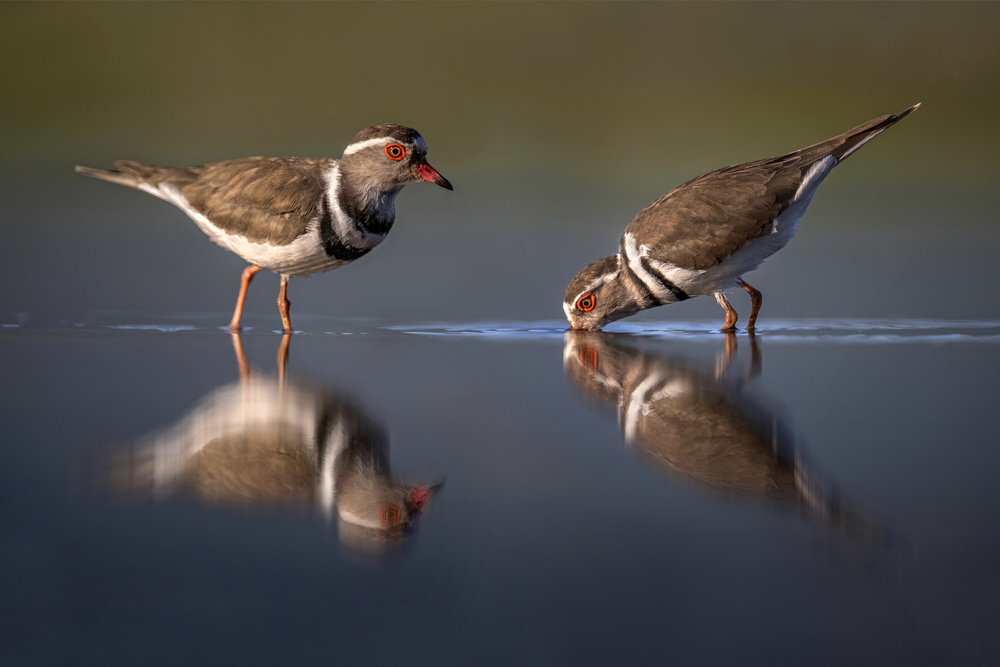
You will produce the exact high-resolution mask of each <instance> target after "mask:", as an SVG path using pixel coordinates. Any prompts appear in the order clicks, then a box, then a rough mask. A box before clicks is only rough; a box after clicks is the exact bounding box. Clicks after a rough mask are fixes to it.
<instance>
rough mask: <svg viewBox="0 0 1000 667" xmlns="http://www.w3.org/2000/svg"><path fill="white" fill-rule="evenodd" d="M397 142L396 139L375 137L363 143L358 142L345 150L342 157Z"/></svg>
mask: <svg viewBox="0 0 1000 667" xmlns="http://www.w3.org/2000/svg"><path fill="white" fill-rule="evenodd" d="M397 141H398V140H397V139H393V138H392V137H375V138H374V139H365V140H364V141H358V142H356V143H353V144H351V145H350V146H348V147H347V148H345V149H344V155H345V156H346V155H353V154H354V153H357V152H358V151H363V150H364V149H366V148H370V147H372V146H386V145H388V144H391V143H394V142H397Z"/></svg>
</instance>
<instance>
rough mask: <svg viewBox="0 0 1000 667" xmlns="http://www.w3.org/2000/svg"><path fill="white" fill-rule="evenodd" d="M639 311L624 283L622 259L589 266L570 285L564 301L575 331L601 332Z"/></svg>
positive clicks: (564, 309) (601, 260)
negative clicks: (604, 328)
mask: <svg viewBox="0 0 1000 667" xmlns="http://www.w3.org/2000/svg"><path fill="white" fill-rule="evenodd" d="M639 310H640V308H639V306H638V305H637V304H636V301H635V298H634V297H633V296H632V295H631V294H630V293H629V291H628V288H627V286H626V285H625V282H624V281H623V280H622V269H621V258H620V257H619V256H618V255H609V256H608V257H602V258H601V259H599V260H597V261H596V262H591V263H590V264H589V265H587V267H586V268H585V269H584V270H583V271H580V273H578V274H576V277H575V278H573V280H571V281H570V283H569V287H567V288H566V294H565V296H564V297H563V311H564V312H565V313H566V319H567V320H569V325H570V329H572V330H574V331H600V330H601V329H602V328H603V327H604V325H605V324H608V323H609V322H614V321H615V320H618V319H621V318H623V317H626V316H628V315H631V314H632V313H635V312H638V311H639Z"/></svg>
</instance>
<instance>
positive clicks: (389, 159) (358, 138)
mask: <svg viewBox="0 0 1000 667" xmlns="http://www.w3.org/2000/svg"><path fill="white" fill-rule="evenodd" d="M341 163H342V164H343V168H344V169H345V170H346V171H349V172H352V173H354V174H358V175H362V176H361V179H360V180H362V181H364V182H365V186H367V187H366V188H365V189H367V188H368V187H370V188H372V189H377V190H383V191H395V190H399V189H400V188H402V187H403V186H404V185H406V184H407V183H413V182H414V181H427V182H429V183H434V184H435V185H440V186H441V187H442V188H446V189H448V190H452V189H453V188H452V187H451V183H449V182H448V179H446V178H445V177H444V176H442V175H441V174H440V173H438V171H437V170H436V169H435V168H434V167H432V166H431V165H430V164H428V163H427V143H426V142H425V141H424V138H423V137H421V136H420V133H419V132H417V131H416V130H414V129H413V128H410V127H406V126H405V125H396V124H394V123H383V124H381V125H372V126H371V127H366V128H365V129H363V130H361V131H360V132H358V133H357V135H355V137H354V139H353V140H352V141H351V144H350V145H349V146H348V147H347V148H346V149H344V157H343V158H342V160H341Z"/></svg>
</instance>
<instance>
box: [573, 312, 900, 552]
mask: <svg viewBox="0 0 1000 667" xmlns="http://www.w3.org/2000/svg"><path fill="white" fill-rule="evenodd" d="M622 340H627V339H623V338H619V337H615V336H609V335H607V334H595V333H591V332H572V331H570V332H567V333H566V335H565V339H564V341H565V342H564V348H563V368H564V370H565V372H566V375H567V376H568V377H569V378H570V380H572V381H573V382H574V384H576V385H577V387H579V388H580V389H581V390H583V391H584V392H585V393H586V394H587V395H588V396H589V397H590V398H592V399H595V400H597V401H598V402H599V403H602V404H604V405H609V406H614V407H615V408H616V409H617V411H618V421H619V425H620V428H621V432H622V437H623V439H624V441H625V443H626V444H627V445H628V446H629V449H630V450H631V451H635V452H636V453H638V454H639V455H640V456H641V457H642V458H643V459H644V460H646V461H647V462H648V463H650V464H651V465H652V466H653V467H654V468H657V469H659V470H661V471H663V472H664V473H666V474H667V475H669V476H671V477H673V478H676V479H681V480H684V481H685V482H687V483H689V484H691V485H692V487H693V488H697V489H700V490H702V491H705V492H709V493H716V494H720V495H727V496H730V497H732V498H736V499H741V500H743V501H747V502H756V501H767V502H775V503H777V504H779V505H783V506H784V507H787V508H790V509H795V510H797V511H799V512H801V514H802V515H803V516H804V517H807V518H808V519H810V520H811V521H813V522H815V523H816V524H818V525H821V526H824V527H825V528H827V529H830V530H834V531H843V532H846V533H848V534H851V535H853V536H856V537H860V538H863V539H864V540H865V541H869V540H872V541H879V540H880V539H881V537H882V535H883V531H882V529H881V528H880V527H879V526H878V525H877V524H875V523H874V522H872V521H871V520H869V519H868V518H867V517H865V516H864V515H863V514H861V513H859V512H858V511H856V510H855V509H853V508H852V507H851V506H850V505H849V504H848V503H847V502H845V501H844V500H842V499H841V498H840V496H839V494H838V493H837V490H836V488H835V486H834V485H832V484H830V483H828V482H827V481H826V480H825V479H824V478H823V477H822V476H821V475H819V474H817V473H816V472H815V471H814V470H812V469H811V467H810V466H808V465H807V464H806V462H805V460H804V457H803V455H802V453H801V452H800V451H799V449H798V447H797V446H796V445H797V443H796V441H795V440H796V438H795V437H794V435H793V434H792V433H791V432H790V431H789V430H788V429H787V428H786V427H785V426H784V424H783V422H782V420H781V419H780V418H779V416H778V415H777V414H776V413H775V412H774V411H772V410H770V409H768V408H767V406H766V405H764V404H761V403H760V402H759V401H758V400H757V398H756V397H755V396H753V395H752V393H750V392H748V391H746V386H745V383H743V382H730V381H727V380H726V379H725V378H723V377H721V376H722V374H723V373H724V372H725V371H726V369H727V367H728V366H729V365H730V364H732V363H734V359H735V356H736V348H737V344H736V335H735V334H733V333H731V332H730V333H727V334H726V345H725V347H724V349H723V350H722V351H721V353H720V354H719V356H718V358H717V361H716V372H715V373H710V372H702V371H700V370H698V369H697V367H696V366H695V365H694V364H692V363H691V362H690V361H688V360H686V359H683V358H679V357H672V356H668V355H664V354H662V353H660V352H659V351H657V350H655V349H653V350H650V349H643V348H639V347H633V346H631V345H628V344H622V343H621V342H620V341H622ZM750 345H751V350H752V360H751V370H750V373H751V375H752V374H756V373H759V372H760V368H761V356H760V351H759V349H758V347H757V342H756V337H755V336H753V335H751V336H750ZM748 378H749V376H748Z"/></svg>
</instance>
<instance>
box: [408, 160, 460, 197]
mask: <svg viewBox="0 0 1000 667" xmlns="http://www.w3.org/2000/svg"><path fill="white" fill-rule="evenodd" d="M417 174H419V175H420V178H422V179H424V180H425V181H427V182H428V183H434V184H435V185H440V186H441V187H442V188H445V189H446V190H454V189H455V188H453V187H451V183H449V182H448V179H447V178H445V177H444V176H442V175H441V174H439V173H438V170H437V169H435V168H434V167H432V166H430V165H429V164H427V163H426V162H424V163H423V164H422V165H420V166H419V167H417Z"/></svg>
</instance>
